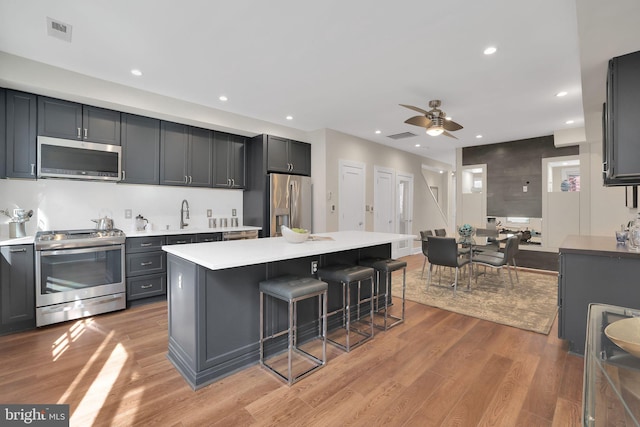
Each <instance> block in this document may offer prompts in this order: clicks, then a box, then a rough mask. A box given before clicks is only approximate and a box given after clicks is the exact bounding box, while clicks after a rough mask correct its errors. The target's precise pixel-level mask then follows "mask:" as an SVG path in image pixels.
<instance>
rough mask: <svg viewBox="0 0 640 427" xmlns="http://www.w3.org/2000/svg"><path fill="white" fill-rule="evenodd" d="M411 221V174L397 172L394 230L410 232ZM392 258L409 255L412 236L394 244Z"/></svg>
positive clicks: (411, 248)
mask: <svg viewBox="0 0 640 427" xmlns="http://www.w3.org/2000/svg"><path fill="white" fill-rule="evenodd" d="M412 223H413V175H412V174H405V173H398V174H397V175H396V232H398V233H400V234H412ZM394 249H395V250H394V254H392V256H393V257H394V258H399V257H403V256H407V255H411V252H412V251H413V237H411V238H409V239H407V240H402V241H400V242H398V243H397V244H396V245H395V248H394Z"/></svg>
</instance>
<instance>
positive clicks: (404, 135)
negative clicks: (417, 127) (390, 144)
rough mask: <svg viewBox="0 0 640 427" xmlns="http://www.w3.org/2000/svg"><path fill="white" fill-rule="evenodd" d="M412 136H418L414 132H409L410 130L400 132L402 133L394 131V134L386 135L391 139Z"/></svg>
mask: <svg viewBox="0 0 640 427" xmlns="http://www.w3.org/2000/svg"><path fill="white" fill-rule="evenodd" d="M414 136H418V135H416V134H415V133H411V132H402V133H396V134H395V135H387V138H391V139H405V138H412V137H414Z"/></svg>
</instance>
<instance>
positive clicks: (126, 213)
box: [124, 209, 131, 219]
mask: <svg viewBox="0 0 640 427" xmlns="http://www.w3.org/2000/svg"><path fill="white" fill-rule="evenodd" d="M124 218H125V219H131V209H125V210H124Z"/></svg>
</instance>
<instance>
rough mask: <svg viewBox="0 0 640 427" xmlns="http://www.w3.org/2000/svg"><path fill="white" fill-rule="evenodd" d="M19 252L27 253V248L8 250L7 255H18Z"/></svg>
mask: <svg viewBox="0 0 640 427" xmlns="http://www.w3.org/2000/svg"><path fill="white" fill-rule="evenodd" d="M19 252H27V248H22V249H9V253H11V254H15V253H19Z"/></svg>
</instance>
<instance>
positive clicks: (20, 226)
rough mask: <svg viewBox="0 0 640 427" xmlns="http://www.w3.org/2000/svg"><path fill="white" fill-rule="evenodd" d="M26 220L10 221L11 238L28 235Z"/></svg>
mask: <svg viewBox="0 0 640 427" xmlns="http://www.w3.org/2000/svg"><path fill="white" fill-rule="evenodd" d="M24 224H25V223H24V222H10V223H9V238H11V239H15V238H17V237H26V235H27V232H26V227H25V225H24Z"/></svg>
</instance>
